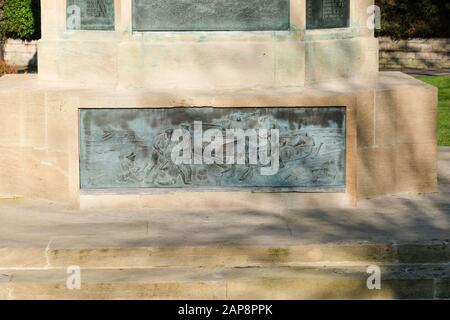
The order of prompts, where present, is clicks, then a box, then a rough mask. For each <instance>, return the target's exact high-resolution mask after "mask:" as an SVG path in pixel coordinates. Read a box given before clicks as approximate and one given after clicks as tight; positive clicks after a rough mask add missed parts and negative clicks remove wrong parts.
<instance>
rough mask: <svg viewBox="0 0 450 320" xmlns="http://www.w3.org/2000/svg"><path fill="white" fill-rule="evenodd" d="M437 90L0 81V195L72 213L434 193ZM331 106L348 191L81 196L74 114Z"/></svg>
mask: <svg viewBox="0 0 450 320" xmlns="http://www.w3.org/2000/svg"><path fill="white" fill-rule="evenodd" d="M436 101H437V90H436V89H435V88H434V87H432V86H429V85H427V84H424V83H422V82H420V81H418V80H415V79H413V78H411V77H409V76H406V75H404V74H402V73H396V72H392V73H391V72H389V73H380V74H379V76H378V77H377V78H376V79H373V80H371V81H366V82H361V81H350V80H348V81H335V82H328V83H326V84H321V85H315V86H309V87H296V88H292V87H291V88H278V89H272V90H258V89H252V90H219V89H216V90H207V91H206V90H177V91H173V90H169V89H166V90H149V89H126V90H125V89H121V90H110V89H107V88H105V89H102V88H93V87H92V86H90V85H86V86H80V85H69V84H62V83H57V82H48V81H42V80H39V79H37V77H36V76H32V75H11V76H5V77H2V78H1V79H0V109H1V110H2V117H1V118H0V128H1V129H0V130H1V131H0V151H1V152H0V164H1V166H0V181H1V183H0V193H6V194H11V193H12V194H17V195H23V196H27V197H36V198H44V199H49V200H54V201H60V202H65V203H70V204H71V205H72V206H75V207H78V206H80V205H81V206H85V207H88V206H100V207H101V206H104V205H105V206H111V205H112V206H127V207H128V206H141V207H142V206H144V207H152V208H160V207H171V208H176V207H185V208H186V207H203V208H205V207H210V208H214V207H249V208H265V209H270V208H273V209H276V208H286V207H298V206H303V207H304V206H346V205H349V204H355V203H356V201H357V199H362V198H371V197H376V196H380V195H384V194H397V193H405V192H418V193H421V192H435V191H436V190H437V169H436V157H437V155H436V154H437V150H436V114H437V111H436ZM162 106H164V107H173V106H183V107H189V106H211V107H250V106H251V107H267V106H274V107H277V106H279V107H290V106H295V107H330V106H345V107H346V110H347V130H346V134H347V136H346V139H347V148H346V163H347V167H346V168H347V169H346V190H345V192H344V193H332V194H311V193H309V194H308V193H306V194H305V193H292V192H290V193H264V192H260V193H253V192H231V193H230V192H192V191H190V192H189V191H188V192H158V193H151V192H146V191H145V190H140V191H136V190H134V191H133V190H123V191H115V192H113V193H105V192H91V193H90V192H85V191H83V192H81V191H80V178H79V177H80V171H79V170H80V169H79V159H80V157H79V137H80V135H79V130H80V129H79V120H78V113H79V109H83V108H157V107H162Z"/></svg>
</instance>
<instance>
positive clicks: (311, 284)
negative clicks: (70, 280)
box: [0, 264, 450, 300]
mask: <svg viewBox="0 0 450 320" xmlns="http://www.w3.org/2000/svg"><path fill="white" fill-rule="evenodd" d="M381 270H382V273H381V289H380V290H369V289H368V288H367V279H368V277H369V274H367V272H366V271H367V267H366V266H359V267H357V266H335V267H277V268H144V269H100V270H99V269H81V273H80V278H81V288H80V289H79V290H69V289H68V288H67V285H66V282H67V277H68V274H67V272H66V269H64V268H62V269H40V270H38V269H30V270H2V271H1V272H0V299H196V300H197V299H200V300H202V299H229V300H241V299H411V298H421V299H434V298H450V270H449V265H448V264H434V265H432V264H424V265H417V264H416V265H401V264H398V265H383V266H381Z"/></svg>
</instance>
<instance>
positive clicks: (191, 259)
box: [0, 242, 450, 269]
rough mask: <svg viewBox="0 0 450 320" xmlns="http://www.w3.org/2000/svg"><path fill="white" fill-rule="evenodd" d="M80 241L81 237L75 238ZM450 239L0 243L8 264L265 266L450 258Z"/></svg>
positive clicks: (2, 264) (1, 260)
mask: <svg viewBox="0 0 450 320" xmlns="http://www.w3.org/2000/svg"><path fill="white" fill-rule="evenodd" d="M75 243H76V242H75ZM448 262H450V245H449V243H448V242H437V243H430V244H401V245H394V244H371V243H347V244H346V243H342V244H317V245H315V244H310V245H307V244H305V245H297V246H277V247H269V246H239V245H228V246H227V245H211V246H187V247H182V246H163V247H133V246H132V244H129V247H107V246H95V243H91V246H86V247H84V248H76V247H70V246H65V247H61V246H55V245H49V246H47V247H45V248H42V247H41V248H21V247H12V248H0V269H7V268H65V267H67V266H69V265H78V266H80V267H82V268H154V267H186V266H189V267H265V266H302V265H305V264H313V265H314V264H323V263H333V264H336V263H340V264H342V263H347V264H349V265H365V264H370V263H448Z"/></svg>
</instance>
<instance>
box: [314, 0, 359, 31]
mask: <svg viewBox="0 0 450 320" xmlns="http://www.w3.org/2000/svg"><path fill="white" fill-rule="evenodd" d="M349 2H350V1H349V0H307V1H306V28H307V29H329V28H346V27H348V26H349V17H350V4H349Z"/></svg>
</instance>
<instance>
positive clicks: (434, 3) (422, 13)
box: [375, 0, 450, 39]
mask: <svg viewBox="0 0 450 320" xmlns="http://www.w3.org/2000/svg"><path fill="white" fill-rule="evenodd" d="M375 2H376V4H377V5H378V6H380V8H381V27H382V29H381V30H380V31H379V32H378V35H380V36H389V37H391V38H394V39H409V38H449V37H450V23H449V18H448V17H449V16H450V2H449V1H448V0H414V1H411V0H375Z"/></svg>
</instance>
